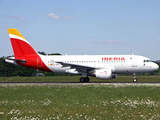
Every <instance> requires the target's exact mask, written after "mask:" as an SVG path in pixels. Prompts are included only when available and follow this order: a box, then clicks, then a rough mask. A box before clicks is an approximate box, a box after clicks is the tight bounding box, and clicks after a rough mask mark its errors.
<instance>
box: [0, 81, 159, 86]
mask: <svg viewBox="0 0 160 120" xmlns="http://www.w3.org/2000/svg"><path fill="white" fill-rule="evenodd" d="M4 85H17V86H25V85H27V86H28V85H39V86H41V85H42V86H43V85H119V86H123V85H125V86H126V85H128V86H134V85H135V86H136V85H147V86H160V82H156V83H153V82H149V83H147V82H143V83H142V82H137V83H131V82H128V83H126V82H125V83H122V82H121V83H117V82H116V83H114V82H112V83H107V82H106V83H104V82H89V83H80V82H0V86H4Z"/></svg>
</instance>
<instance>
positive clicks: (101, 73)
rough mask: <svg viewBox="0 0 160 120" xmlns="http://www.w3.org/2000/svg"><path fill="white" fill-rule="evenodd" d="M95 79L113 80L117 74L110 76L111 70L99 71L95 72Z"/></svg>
mask: <svg viewBox="0 0 160 120" xmlns="http://www.w3.org/2000/svg"><path fill="white" fill-rule="evenodd" d="M95 75H96V78H98V79H104V80H107V79H114V78H116V77H117V74H112V70H111V69H101V70H96V72H95Z"/></svg>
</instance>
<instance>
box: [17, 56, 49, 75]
mask: <svg viewBox="0 0 160 120" xmlns="http://www.w3.org/2000/svg"><path fill="white" fill-rule="evenodd" d="M16 59H19V60H25V61H27V62H26V63H23V62H19V61H17V64H18V65H20V66H23V67H29V68H33V69H38V70H42V71H47V72H52V71H51V70H50V69H49V68H48V67H47V66H46V65H45V64H44V62H43V61H42V59H41V58H40V56H39V55H38V54H31V55H24V56H21V57H17V58H16ZM38 61H39V62H41V66H40V65H38V64H40V63H38Z"/></svg>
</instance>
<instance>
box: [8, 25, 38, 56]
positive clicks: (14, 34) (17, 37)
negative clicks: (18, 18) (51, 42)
mask: <svg viewBox="0 0 160 120" xmlns="http://www.w3.org/2000/svg"><path fill="white" fill-rule="evenodd" d="M8 33H9V37H10V40H11V43H12V48H13V52H14V55H15V58H16V57H21V56H23V55H31V54H37V52H36V51H35V50H34V49H33V47H32V46H31V45H30V44H29V43H28V41H27V40H26V39H25V38H24V37H23V36H22V35H21V33H20V32H19V31H18V30H17V29H15V28H9V29H8Z"/></svg>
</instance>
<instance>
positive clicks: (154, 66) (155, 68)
mask: <svg viewBox="0 0 160 120" xmlns="http://www.w3.org/2000/svg"><path fill="white" fill-rule="evenodd" d="M152 69H153V70H154V71H156V70H158V69H159V65H157V64H156V63H153V65H152Z"/></svg>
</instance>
